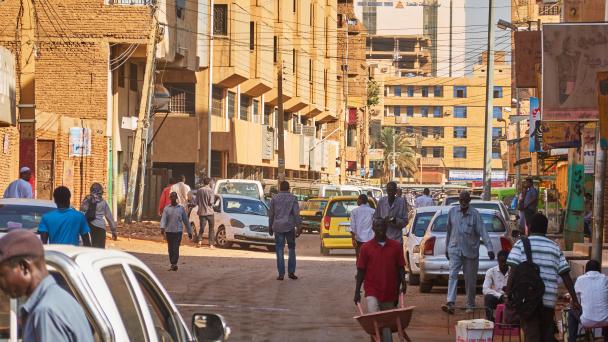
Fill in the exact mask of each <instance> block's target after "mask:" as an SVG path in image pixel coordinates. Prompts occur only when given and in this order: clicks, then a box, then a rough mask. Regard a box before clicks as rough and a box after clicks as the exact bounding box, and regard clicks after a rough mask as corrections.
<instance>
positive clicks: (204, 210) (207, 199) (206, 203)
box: [196, 177, 215, 248]
mask: <svg viewBox="0 0 608 342" xmlns="http://www.w3.org/2000/svg"><path fill="white" fill-rule="evenodd" d="M210 183H211V178H208V177H206V178H205V179H203V187H201V188H200V189H198V191H197V192H196V205H198V213H197V214H198V218H199V231H198V235H197V237H196V239H197V240H198V246H199V247H200V246H201V245H202V244H203V242H202V241H203V233H204V232H205V225H207V223H208V224H209V247H210V248H215V247H214V241H215V232H214V220H213V218H214V216H213V215H214V214H215V213H214V211H213V203H214V202H215V193H214V192H213V189H211V186H210Z"/></svg>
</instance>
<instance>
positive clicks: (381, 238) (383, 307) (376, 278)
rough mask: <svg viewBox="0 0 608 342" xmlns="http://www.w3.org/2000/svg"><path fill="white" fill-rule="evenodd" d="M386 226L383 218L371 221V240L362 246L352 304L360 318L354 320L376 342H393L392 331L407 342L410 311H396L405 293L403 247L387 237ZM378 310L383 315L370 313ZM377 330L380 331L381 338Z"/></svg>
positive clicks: (407, 309) (405, 309)
mask: <svg viewBox="0 0 608 342" xmlns="http://www.w3.org/2000/svg"><path fill="white" fill-rule="evenodd" d="M386 227H387V225H386V222H384V220H383V219H376V220H374V223H373V230H374V238H373V239H372V240H370V241H368V242H366V243H365V244H363V246H361V250H360V252H359V259H358V260H357V283H356V288H355V305H357V306H358V307H359V311H360V312H361V316H359V317H355V318H356V319H357V320H358V321H359V323H360V324H361V325H362V326H363V328H364V329H365V330H366V331H367V332H368V333H370V334H371V335H376V340H377V341H380V340H381V341H382V342H390V341H392V340H393V338H392V331H397V332H399V336H400V338H401V337H403V338H405V339H406V340H409V339H408V338H407V335H406V334H405V331H404V329H405V328H406V327H407V324H409V320H410V319H411V311H412V309H413V308H412V307H410V308H403V307H402V308H401V309H395V308H396V307H397V303H398V302H399V298H400V297H401V298H403V295H404V294H405V293H406V290H407V283H406V281H405V258H404V256H403V248H402V246H401V243H399V242H398V241H395V240H391V239H388V238H387V237H386ZM361 285H364V288H365V299H366V304H367V311H368V314H367V315H364V314H363V312H362V309H361V305H360V302H361ZM402 305H403V303H402ZM381 311H382V312H383V313H382V314H373V313H378V312H381ZM384 311H386V312H384ZM404 313H405V314H406V316H408V317H407V318H406V319H405V320H402V319H401V318H399V317H402V318H403V314H404ZM379 329H382V338H381V339H380V336H378V335H379V332H378V330H379ZM404 335H405V336H404Z"/></svg>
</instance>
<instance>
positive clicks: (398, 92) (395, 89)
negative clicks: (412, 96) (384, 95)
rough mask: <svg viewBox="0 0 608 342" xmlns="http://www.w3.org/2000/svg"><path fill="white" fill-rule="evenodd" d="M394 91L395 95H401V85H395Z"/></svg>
mask: <svg viewBox="0 0 608 342" xmlns="http://www.w3.org/2000/svg"><path fill="white" fill-rule="evenodd" d="M393 93H394V94H395V96H401V86H398V85H397V86H394V87H393Z"/></svg>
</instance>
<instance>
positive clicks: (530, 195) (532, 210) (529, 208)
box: [519, 178, 538, 229]
mask: <svg viewBox="0 0 608 342" xmlns="http://www.w3.org/2000/svg"><path fill="white" fill-rule="evenodd" d="M523 194H524V195H523V198H522V201H521V203H520V205H519V209H520V211H522V212H523V214H524V218H525V220H526V226H527V227H528V229H530V220H531V219H532V216H534V215H535V214H536V213H537V212H538V191H537V190H536V188H535V187H534V182H533V181H532V178H527V179H526V181H525V182H524V190H523Z"/></svg>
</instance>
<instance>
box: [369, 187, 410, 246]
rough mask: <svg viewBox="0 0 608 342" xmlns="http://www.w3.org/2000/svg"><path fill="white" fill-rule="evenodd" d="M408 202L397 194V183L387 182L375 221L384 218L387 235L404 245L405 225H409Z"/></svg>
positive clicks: (375, 214)
mask: <svg viewBox="0 0 608 342" xmlns="http://www.w3.org/2000/svg"><path fill="white" fill-rule="evenodd" d="M407 214H408V210H407V204H406V203H405V199H404V198H403V197H398V196H397V183H395V182H388V183H387V184H386V196H385V197H382V198H381V199H380V200H379V201H378V207H376V211H375V212H374V221H375V220H383V221H385V222H386V223H387V224H388V226H387V231H386V236H387V237H388V238H389V239H392V240H395V241H398V242H399V243H401V244H402V245H403V227H405V226H406V225H407Z"/></svg>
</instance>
